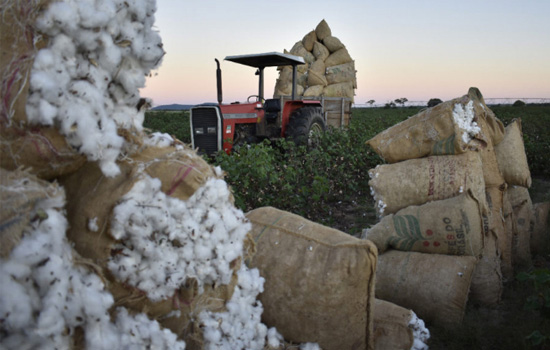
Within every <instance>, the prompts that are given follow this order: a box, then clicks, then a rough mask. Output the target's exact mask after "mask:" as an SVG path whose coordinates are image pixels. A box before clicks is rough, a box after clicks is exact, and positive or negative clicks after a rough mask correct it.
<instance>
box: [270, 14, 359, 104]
mask: <svg viewBox="0 0 550 350" xmlns="http://www.w3.org/2000/svg"><path fill="white" fill-rule="evenodd" d="M284 52H285V53H290V54H292V55H295V56H300V57H303V58H304V60H305V62H306V63H305V64H302V65H299V66H298V67H297V76H296V79H297V84H296V89H297V92H296V93H297V95H298V96H304V97H321V96H324V97H346V98H349V99H351V101H352V102H353V96H354V95H355V89H356V88H357V78H356V70H355V62H354V61H353V59H352V58H351V56H350V54H349V52H348V50H347V49H346V47H345V45H344V44H342V42H341V41H340V39H338V38H337V37H335V36H333V35H332V32H331V29H330V27H329V26H328V24H327V22H326V21H325V20H322V21H321V22H320V23H319V24H318V25H317V27H316V28H315V30H312V31H311V32H309V33H308V34H306V35H305V36H304V38H303V39H302V40H300V41H298V42H296V43H295V44H294V46H293V47H292V49H291V50H290V52H288V51H286V50H285V51H284ZM279 69H280V72H279V78H278V79H277V82H276V84H275V91H274V97H280V96H289V95H291V94H292V68H291V67H289V66H285V67H280V68H279Z"/></svg>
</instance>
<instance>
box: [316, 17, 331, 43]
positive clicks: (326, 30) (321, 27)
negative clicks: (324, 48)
mask: <svg viewBox="0 0 550 350" xmlns="http://www.w3.org/2000/svg"><path fill="white" fill-rule="evenodd" d="M315 35H316V36H317V40H319V41H323V40H324V39H325V38H326V37H327V36H331V35H332V32H331V30H330V27H329V26H328V23H327V21H325V20H324V19H323V20H322V21H321V22H319V24H317V27H315Z"/></svg>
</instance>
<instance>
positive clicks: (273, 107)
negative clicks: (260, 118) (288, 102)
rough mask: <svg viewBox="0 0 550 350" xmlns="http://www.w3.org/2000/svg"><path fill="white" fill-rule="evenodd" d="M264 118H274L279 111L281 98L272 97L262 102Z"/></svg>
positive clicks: (270, 119)
mask: <svg viewBox="0 0 550 350" xmlns="http://www.w3.org/2000/svg"><path fill="white" fill-rule="evenodd" d="M264 111H265V118H266V119H267V120H268V121H272V120H276V119H277V117H278V113H279V112H280V111H281V100H279V99H277V98H274V99H269V100H265V102H264Z"/></svg>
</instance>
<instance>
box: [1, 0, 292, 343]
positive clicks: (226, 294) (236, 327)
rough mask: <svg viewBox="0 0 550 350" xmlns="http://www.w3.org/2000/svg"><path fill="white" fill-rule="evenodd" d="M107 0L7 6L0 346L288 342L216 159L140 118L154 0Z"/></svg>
mask: <svg viewBox="0 0 550 350" xmlns="http://www.w3.org/2000/svg"><path fill="white" fill-rule="evenodd" d="M117 4H118V3H117V2H116V1H114V0H113V1H102V2H101V5H99V3H98V4H95V3H94V4H92V5H91V3H89V2H80V1H73V0H64V1H55V2H53V1H52V2H50V1H43V2H21V1H5V2H4V3H3V5H2V8H1V11H2V18H3V21H2V23H1V25H2V28H1V29H2V30H1V32H0V34H1V35H2V41H1V52H0V53H1V67H0V70H1V73H2V79H3V81H2V106H1V108H2V109H1V113H2V114H1V116H0V117H1V120H0V128H1V129H0V146H1V147H0V160H1V162H0V165H1V167H0V204H1V206H2V215H1V216H0V233H1V236H0V238H1V244H0V247H1V252H0V253H1V256H0V286H1V288H2V298H0V319H2V323H1V324H0V343H1V344H2V348H6V349H20V348H38V347H41V348H52V349H53V348H60V349H61V348H62V349H91V348H93V349H117V348H123V347H128V348H166V349H168V348H170V349H183V348H186V349H220V348H231V349H233V348H234V349H237V348H239V349H240V348H246V349H264V348H269V349H281V348H284V347H285V345H284V341H283V339H282V336H281V335H280V334H279V333H278V332H277V330H276V329H274V328H271V329H268V328H267V327H266V326H265V325H264V324H263V323H262V322H261V314H262V311H263V307H262V305H261V303H259V302H258V301H257V296H258V294H259V293H260V292H262V291H263V289H264V287H263V283H264V279H263V277H261V276H260V275H259V273H258V270H257V269H250V268H248V267H247V266H246V265H244V264H243V263H242V261H243V259H244V258H245V257H248V256H250V255H252V254H253V252H254V244H253V241H251V240H250V239H249V236H248V232H249V230H250V227H251V226H250V224H249V223H248V222H247V220H246V218H245V216H244V213H242V211H240V210H238V209H237V208H235V206H234V204H233V197H232V194H231V192H230V189H229V187H228V186H227V184H226V183H225V181H223V179H222V175H223V174H222V171H221V169H219V168H214V167H212V166H210V165H209V164H207V163H206V162H205V161H204V160H203V159H202V158H201V157H200V156H198V155H197V154H196V153H195V151H193V150H191V149H190V148H188V147H186V146H185V145H183V144H182V143H181V142H179V141H178V140H175V139H173V138H171V137H170V136H168V135H160V134H153V135H149V134H147V133H145V132H144V131H143V128H142V121H143V113H144V111H143V110H138V109H137V108H136V104H137V100H139V91H138V88H139V87H142V86H143V83H144V80H143V79H144V75H146V74H145V73H147V74H148V73H149V71H150V69H151V68H152V67H154V66H156V64H158V62H159V61H160V59H161V57H162V55H163V51H162V47H161V46H162V45H161V43H160V38H159V37H158V34H157V33H156V32H154V31H153V30H152V26H153V23H154V12H155V9H156V3H155V1H154V0H143V1H139V2H134V3H128V4H125V5H124V6H122V7H120V6H118V5H117Z"/></svg>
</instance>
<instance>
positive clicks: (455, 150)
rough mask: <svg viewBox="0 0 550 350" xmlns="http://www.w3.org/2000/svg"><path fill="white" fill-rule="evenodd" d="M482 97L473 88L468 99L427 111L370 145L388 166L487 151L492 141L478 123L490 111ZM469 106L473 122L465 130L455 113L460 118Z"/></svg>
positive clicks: (458, 99)
mask: <svg viewBox="0 0 550 350" xmlns="http://www.w3.org/2000/svg"><path fill="white" fill-rule="evenodd" d="M480 96H481V94H480V93H479V90H477V89H475V88H470V90H469V92H468V95H464V96H462V97H460V98H456V99H454V100H450V101H446V102H443V103H440V104H438V105H437V106H435V107H432V108H428V109H425V110H423V111H421V112H419V113H418V114H416V115H414V116H412V117H411V118H408V119H407V120H405V121H403V122H401V123H399V124H396V125H394V126H392V127H391V128H389V129H386V130H384V131H383V132H381V133H379V134H378V135H376V136H375V137H373V138H372V139H370V140H368V141H367V144H368V145H370V146H371V147H372V148H373V149H374V151H375V152H376V153H378V155H380V156H381V157H382V158H384V160H385V161H386V162H388V163H395V162H398V161H401V160H407V159H413V158H422V157H425V156H430V155H450V154H460V153H464V152H466V151H468V150H471V149H476V150H477V149H482V148H485V147H486V146H487V143H488V142H489V140H488V138H487V136H485V135H483V133H481V131H480V130H479V129H476V128H477V127H478V126H477V123H478V122H479V120H481V119H483V118H486V116H487V114H488V112H487V111H488V107H486V106H485V105H484V102H483V98H482V96H481V97H480ZM470 103H471V104H470ZM459 105H460V106H459ZM468 106H471V107H472V108H473V111H472V113H473V119H472V122H471V123H470V124H468V125H467V127H463V126H461V125H460V124H459V123H458V122H457V120H455V118H454V117H453V112H454V111H455V110H456V111H457V113H456V115H460V113H458V112H460V111H461V110H462V111H466V110H467V109H468ZM458 107H460V108H458ZM456 108H458V109H456ZM488 129H489V128H488ZM478 130H479V131H478ZM489 130H490V129H489Z"/></svg>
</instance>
